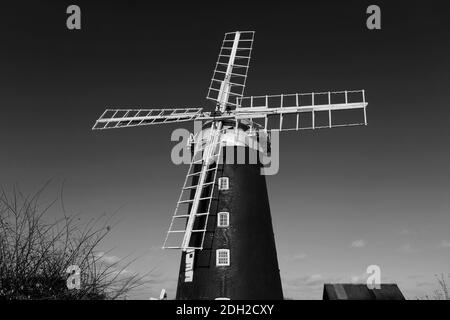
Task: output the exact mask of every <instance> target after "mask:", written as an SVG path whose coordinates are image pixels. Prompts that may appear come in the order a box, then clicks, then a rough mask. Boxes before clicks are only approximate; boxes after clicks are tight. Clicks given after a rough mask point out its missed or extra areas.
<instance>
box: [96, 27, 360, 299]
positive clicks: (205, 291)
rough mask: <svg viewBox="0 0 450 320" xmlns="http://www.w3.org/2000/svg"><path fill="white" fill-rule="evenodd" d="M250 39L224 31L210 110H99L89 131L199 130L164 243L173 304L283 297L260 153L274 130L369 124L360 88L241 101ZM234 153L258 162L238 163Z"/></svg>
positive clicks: (192, 142) (250, 36)
mask: <svg viewBox="0 0 450 320" xmlns="http://www.w3.org/2000/svg"><path fill="white" fill-rule="evenodd" d="M253 40H254V32H253V31H236V32H229V33H226V34H225V37H224V39H223V42H222V46H221V48H220V53H219V58H218V60H217V62H216V66H215V70H214V73H213V77H212V79H211V83H210V86H209V89H208V94H207V97H206V98H207V99H209V100H212V101H214V103H215V105H216V107H215V110H214V111H212V112H206V111H203V109H202V108H180V109H106V110H105V112H104V113H103V114H102V115H101V116H100V118H99V119H98V120H97V121H96V123H95V125H94V127H93V129H98V130H102V129H115V128H125V127H135V126H145V125H154V124H168V123H174V122H175V123H178V122H187V121H200V122H201V124H202V130H200V131H199V132H197V133H195V135H192V137H191V139H190V142H189V145H190V147H191V153H192V158H191V161H190V167H189V170H188V173H187V175H186V178H185V181H184V184H183V187H182V190H181V194H180V197H179V200H178V202H177V205H176V208H175V213H174V215H173V216H172V219H171V223H170V227H169V230H168V232H167V236H166V239H165V241H164V246H163V248H165V249H180V250H181V263H180V271H179V277H178V287H177V294H176V298H177V299H282V298H283V293H282V287H281V280H280V274H279V268H278V261H277V255H276V248H275V240H274V234H273V227H272V220H271V214H270V206H269V200H268V195H267V187H266V180H265V176H264V175H262V174H261V168H262V167H263V165H262V163H261V159H260V157H259V155H261V154H262V155H264V154H269V153H270V139H271V133H273V132H280V131H287V130H313V129H319V128H332V127H340V126H354V125H366V124H367V117H366V107H367V102H366V101H365V93H364V90H356V91H355V90H354V91H335V92H320V93H314V92H313V93H295V94H278V95H263V96H244V88H245V84H246V79H247V73H248V69H249V63H250V56H251V52H252V48H253ZM355 112H356V113H357V115H356V116H355ZM324 119H325V120H324ZM241 151H244V154H245V158H246V159H248V158H249V154H250V153H251V151H256V152H257V154H258V157H257V160H256V161H254V162H253V163H244V164H242V163H236V152H237V154H242V153H239V152H241ZM230 154H231V158H232V160H233V161H228V156H229V155H230ZM225 156H227V161H226V162H224V161H223V159H224V158H225Z"/></svg>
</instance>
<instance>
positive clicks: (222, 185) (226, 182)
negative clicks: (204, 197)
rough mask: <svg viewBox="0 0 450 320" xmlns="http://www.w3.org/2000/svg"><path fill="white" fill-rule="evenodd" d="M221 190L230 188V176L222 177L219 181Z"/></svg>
mask: <svg viewBox="0 0 450 320" xmlns="http://www.w3.org/2000/svg"><path fill="white" fill-rule="evenodd" d="M218 184H219V190H228V188H229V187H230V182H229V179H228V177H220V178H219V181H218Z"/></svg>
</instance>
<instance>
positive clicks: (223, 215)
mask: <svg viewBox="0 0 450 320" xmlns="http://www.w3.org/2000/svg"><path fill="white" fill-rule="evenodd" d="M217 226H218V227H228V226H230V214H229V213H228V212H219V213H218V214H217Z"/></svg>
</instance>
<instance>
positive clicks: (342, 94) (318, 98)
mask: <svg viewBox="0 0 450 320" xmlns="http://www.w3.org/2000/svg"><path fill="white" fill-rule="evenodd" d="M366 107H367V102H366V97H365V91H364V90H348V91H327V92H311V93H295V94H280V95H263V96H250V97H242V98H238V107H237V108H236V110H235V111H234V114H235V116H236V119H237V121H239V119H246V120H249V121H250V123H253V124H255V125H254V126H250V130H264V131H266V132H267V131H290V130H306V129H321V128H333V127H344V126H357V125H367V113H366ZM349 111H355V112H353V114H352V115H351V114H348V112H349ZM344 112H347V118H351V120H350V121H347V119H344V120H342V115H343V113H344ZM319 113H326V115H327V121H326V123H325V124H323V123H322V124H318V123H317V118H316V115H317V114H319ZM357 113H358V114H357ZM334 116H337V117H336V118H338V119H339V120H340V121H336V120H335V121H333V119H334ZM307 117H308V118H309V119H307V121H303V122H302V121H301V120H306V119H303V118H307ZM275 118H276V121H273V120H274V119H275ZM287 118H291V119H290V120H293V121H290V126H287V125H286V123H285V122H284V121H285V120H287ZM271 120H272V121H271Z"/></svg>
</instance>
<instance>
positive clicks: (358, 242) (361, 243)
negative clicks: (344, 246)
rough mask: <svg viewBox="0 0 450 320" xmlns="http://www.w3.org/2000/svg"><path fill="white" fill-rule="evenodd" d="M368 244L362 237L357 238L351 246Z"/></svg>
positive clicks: (360, 246) (356, 246) (357, 246)
mask: <svg viewBox="0 0 450 320" xmlns="http://www.w3.org/2000/svg"><path fill="white" fill-rule="evenodd" d="M366 245H367V242H366V241H364V240H362V239H360V240H355V241H353V242H352V243H351V244H350V247H351V248H363V247H365V246H366Z"/></svg>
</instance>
